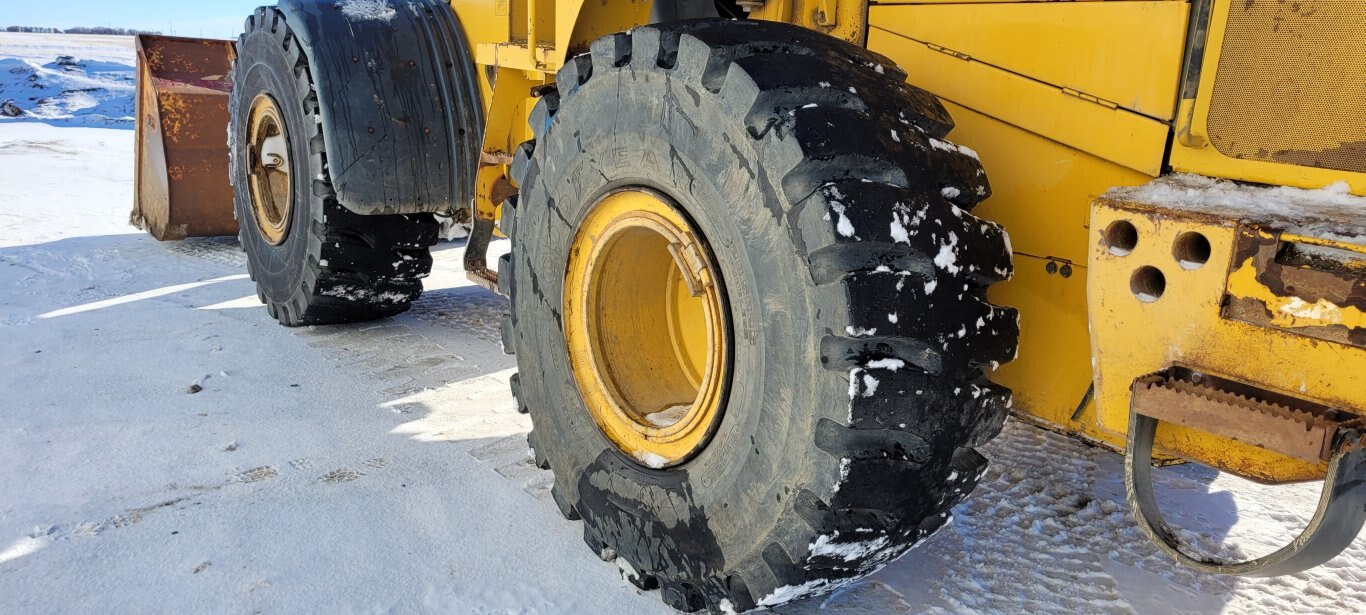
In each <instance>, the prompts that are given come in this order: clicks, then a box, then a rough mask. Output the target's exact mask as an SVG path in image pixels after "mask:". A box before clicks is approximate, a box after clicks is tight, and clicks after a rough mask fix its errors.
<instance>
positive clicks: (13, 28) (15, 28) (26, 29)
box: [5, 26, 161, 36]
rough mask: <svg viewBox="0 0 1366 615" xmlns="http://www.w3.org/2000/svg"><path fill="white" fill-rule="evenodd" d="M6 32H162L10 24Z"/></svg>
mask: <svg viewBox="0 0 1366 615" xmlns="http://www.w3.org/2000/svg"><path fill="white" fill-rule="evenodd" d="M5 31H6V32H35V33H39V34H115V35H121V36H132V35H134V34H161V33H160V32H157V31H154V30H134V29H132V28H106V27H94V28H84V27H82V28H67V29H65V30H63V29H61V28H42V27H39V26H9V27H7V28H5Z"/></svg>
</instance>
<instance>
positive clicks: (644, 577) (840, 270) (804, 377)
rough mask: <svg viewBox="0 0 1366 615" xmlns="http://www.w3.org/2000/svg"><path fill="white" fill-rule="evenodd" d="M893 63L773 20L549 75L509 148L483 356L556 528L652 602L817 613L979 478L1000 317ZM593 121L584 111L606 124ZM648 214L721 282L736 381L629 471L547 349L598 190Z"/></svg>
mask: <svg viewBox="0 0 1366 615" xmlns="http://www.w3.org/2000/svg"><path fill="white" fill-rule="evenodd" d="M894 66H895V65H894V64H893V63H892V62H891V61H889V60H887V59H886V58H883V57H881V56H878V55H876V54H873V53H870V52H868V51H867V50H864V49H862V48H859V47H855V46H852V45H849V44H846V43H843V42H840V41H837V40H835V39H832V38H829V37H825V36H822V35H819V34H816V33H813V32H811V31H808V30H804V29H801V28H797V27H793V26H789V25H786V24H777V23H764V22H745V21H699V22H684V23H680V24H672V25H661V26H647V27H640V28H636V29H634V30H632V31H631V32H630V33H626V34H616V35H611V36H607V37H604V38H602V39H600V40H598V41H596V42H595V43H594V44H593V45H592V47H591V53H590V54H587V55H582V56H579V57H576V58H573V59H571V60H570V61H568V62H567V63H566V65H565V67H564V68H563V69H561V70H560V72H559V74H558V75H557V76H556V82H557V85H558V93H555V92H550V93H547V94H545V95H544V96H543V97H542V99H541V100H540V101H539V102H538V103H537V104H536V107H535V109H534V111H533V112H532V115H531V126H532V129H533V131H534V133H535V137H536V140H535V141H534V142H528V143H526V144H524V145H523V146H522V148H521V150H520V151H519V153H518V154H517V156H516V158H515V161H514V165H513V175H514V179H515V180H516V181H517V183H518V184H519V186H520V187H521V194H520V196H519V197H517V198H516V199H513V200H510V201H509V202H508V203H507V204H505V205H504V220H503V228H504V230H505V232H509V234H510V235H511V237H512V242H513V251H512V253H511V255H509V256H506V257H504V259H503V261H502V262H501V264H500V270H499V280H500V283H501V284H502V286H503V289H504V290H505V291H507V292H508V293H509V294H510V295H511V297H512V312H511V314H510V315H509V316H508V318H507V320H506V321H505V322H504V327H503V332H504V347H505V348H506V349H507V351H508V352H514V351H515V353H516V354H517V356H518V365H519V368H520V374H519V376H517V377H514V379H513V393H514V395H515V396H516V397H517V399H518V403H519V407H520V408H521V409H523V410H524V411H529V412H530V414H531V417H532V420H533V424H534V430H533V431H532V433H531V435H530V436H529V440H530V444H531V446H532V447H533V449H534V450H535V455H536V460H537V463H538V464H539V465H541V466H542V467H547V466H548V467H550V468H551V469H552V470H553V471H554V474H555V484H554V487H553V490H552V494H553V495H554V498H555V501H556V503H557V504H558V505H559V506H560V509H561V511H562V512H563V513H564V514H565V516H566V517H568V518H571V519H575V518H582V520H583V524H584V539H585V541H586V542H587V543H588V545H589V547H590V548H592V549H593V550H594V551H595V552H597V553H599V554H600V555H601V556H603V557H612V556H615V557H617V558H620V559H619V560H618V562H619V563H620V564H621V566H622V569H623V570H624V571H626V573H627V576H628V577H629V578H630V580H631V581H632V582H633V583H635V584H636V585H637V586H639V587H642V588H647V589H648V588H655V587H658V588H660V590H661V597H662V598H663V600H664V601H665V602H666V603H668V604H669V605H670V606H672V607H674V608H677V609H680V610H684V611H696V610H699V609H704V608H705V609H710V610H713V611H724V610H728V609H735V610H745V609H750V608H754V607H756V606H772V605H776V604H781V603H783V602H787V601H789V600H795V599H799V598H803V597H806V596H810V595H814V594H817V593H821V592H826V591H830V590H833V589H835V588H837V587H840V586H842V585H844V584H846V583H849V582H851V581H853V580H855V579H857V578H859V577H861V576H863V575H865V574H867V573H869V572H871V571H873V570H875V569H877V568H879V567H881V566H882V565H884V564H886V563H887V562H889V561H891V560H893V559H895V558H896V557H898V556H900V555H901V554H902V553H904V552H905V551H906V550H908V549H909V548H911V547H912V546H914V545H915V544H916V543H918V542H920V541H921V540H924V539H925V538H926V537H928V536H929V535H931V534H933V533H934V532H935V531H936V530H938V529H939V528H941V527H943V525H944V524H945V523H946V522H947V520H948V515H949V511H950V509H951V508H952V507H953V506H954V505H955V504H957V503H959V502H960V501H962V500H963V498H965V497H966V495H967V493H968V492H970V491H971V490H972V488H973V487H974V486H975V484H976V482H977V481H978V479H979V478H980V477H981V475H982V473H983V472H984V471H985V468H986V460H985V459H984V458H983V457H982V456H981V455H980V454H978V453H977V451H976V450H974V448H973V447H976V446H979V445H981V444H983V443H985V442H987V441H988V440H990V439H991V438H992V437H994V436H995V435H996V434H997V433H998V432H999V430H1000V428H1001V424H1002V422H1003V421H1004V419H1005V415H1006V411H1007V408H1008V407H1009V405H1010V391H1009V390H1007V389H1005V388H1002V387H999V386H997V385H994V384H991V383H990V382H988V381H987V379H986V376H985V369H984V368H985V367H986V366H988V365H992V364H996V363H999V362H1004V361H1008V360H1010V359H1011V358H1013V357H1014V355H1015V349H1016V338H1017V336H1018V321H1017V316H1016V313H1015V311H1014V310H1013V309H1010V308H1001V307H996V306H993V305H991V304H989V303H988V302H987V301H986V299H985V293H986V288H987V287H988V286H989V285H990V284H992V283H995V282H998V281H1000V280H1003V279H1006V278H1008V277H1009V275H1010V273H1011V267H1012V265H1011V257H1010V251H1009V247H1008V241H1007V239H1006V236H1005V232H1004V230H1003V229H1002V228H1001V227H1000V226H999V225H997V224H995V223H992V222H987V221H984V220H981V219H978V218H976V217H974V216H973V215H971V214H970V213H968V212H967V211H966V209H967V208H969V207H970V206H972V205H973V204H975V203H977V202H978V201H980V200H981V199H983V198H985V197H986V195H987V193H988V189H987V185H986V182H985V178H984V176H983V174H982V171H981V166H980V165H979V164H978V162H977V160H976V157H975V155H974V154H972V153H971V150H967V149H965V148H960V147H957V146H954V145H952V144H950V143H948V142H946V141H943V140H942V137H943V136H944V135H945V134H946V133H947V132H948V131H949V129H950V128H952V123H951V122H950V120H949V118H948V116H947V114H946V113H945V111H944V109H943V107H942V106H941V105H940V104H939V102H938V101H937V100H936V99H935V98H934V97H932V96H930V95H928V94H926V93H924V92H922V91H920V90H916V89H914V88H912V87H909V86H907V85H905V84H904V83H903V82H902V80H903V79H904V74H901V73H899V72H898V71H897V70H896V69H895V67H894ZM604 110H607V111H604ZM623 186H643V187H646V188H648V189H650V190H653V191H657V192H658V193H660V194H663V195H666V196H668V197H669V198H670V199H671V200H672V201H673V202H674V203H676V204H678V206H679V207H680V208H681V209H682V210H684V213H686V214H687V215H688V217H690V218H691V220H692V222H693V223H695V226H696V228H697V229H698V230H699V231H700V233H701V234H702V235H703V236H704V237H705V239H706V242H707V243H708V245H709V246H710V248H711V251H712V253H713V256H714V259H715V260H714V262H715V263H716V264H717V265H718V266H719V270H720V276H721V277H722V278H723V279H724V284H725V294H726V296H727V298H728V303H729V311H730V315H731V323H732V324H731V327H732V334H731V339H734V340H736V342H735V343H734V344H733V358H732V362H731V365H732V366H733V371H732V374H731V377H730V389H729V392H728V397H727V401H726V405H725V408H724V413H725V414H724V416H723V417H722V419H721V423H720V425H719V427H718V428H717V430H716V432H715V433H714V435H713V436H712V439H711V441H710V442H709V443H708V444H707V445H706V447H705V448H703V449H702V450H701V451H700V452H699V453H697V454H696V456H695V457H692V458H691V459H689V460H687V461H686V462H684V463H682V464H681V465H678V466H675V467H671V468H666V469H662V470H660V469H652V468H650V467H646V466H645V465H642V464H641V463H637V462H635V461H633V460H632V459H631V458H630V457H628V456H626V455H625V454H623V453H622V451H621V450H620V449H618V448H617V447H616V446H614V445H613V444H612V443H611V441H609V440H608V439H607V438H606V437H605V436H604V435H603V433H602V432H601V431H600V430H599V429H598V428H597V425H596V424H595V423H594V421H593V419H592V418H590V416H589V412H588V410H587V409H586V408H585V405H584V401H583V398H582V396H581V394H580V391H579V389H578V387H577V386H576V384H575V379H574V376H573V375H572V374H571V373H570V368H569V363H570V362H569V360H568V359H567V357H566V355H565V353H566V342H565V338H564V333H563V325H562V323H561V319H562V309H563V307H562V306H563V305H564V298H563V286H564V283H565V275H566V264H567V262H568V259H569V250H570V246H571V243H572V240H573V238H574V236H575V233H576V231H577V227H578V224H579V222H580V221H581V220H582V218H583V216H584V215H585V212H586V210H587V209H588V208H589V207H590V206H591V205H592V204H593V203H595V202H597V201H598V199H599V197H600V196H601V195H603V194H607V193H609V192H611V191H613V190H615V189H618V188H620V187H623Z"/></svg>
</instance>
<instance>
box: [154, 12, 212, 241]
mask: <svg viewBox="0 0 1366 615" xmlns="http://www.w3.org/2000/svg"><path fill="white" fill-rule="evenodd" d="M137 54H138V96H137V104H138V113H137V118H138V122H137V141H136V148H137V154H136V155H137V161H136V163H137V170H136V176H135V182H134V188H135V197H134V203H133V212H132V215H131V216H130V221H131V222H132V223H133V224H134V225H135V226H138V227H139V228H143V229H146V230H147V231H148V232H149V233H151V234H152V236H154V237H156V238H157V239H161V240H169V239H183V238H185V237H194V236H215V235H234V234H236V233H237V221H236V220H235V219H234V218H233V215H232V187H231V185H230V184H229V183H228V156H229V152H228V146H227V143H226V139H224V138H223V134H224V131H225V129H226V127H227V125H228V106H227V103H228V95H229V93H230V92H231V91H232V83H231V81H230V80H229V79H228V73H229V71H230V70H231V68H232V61H233V59H234V58H235V56H236V51H235V49H234V47H233V44H232V42H231V41H221V40H206V39H190V38H179V37H171V36H153V35H141V36H139V37H138V38H137Z"/></svg>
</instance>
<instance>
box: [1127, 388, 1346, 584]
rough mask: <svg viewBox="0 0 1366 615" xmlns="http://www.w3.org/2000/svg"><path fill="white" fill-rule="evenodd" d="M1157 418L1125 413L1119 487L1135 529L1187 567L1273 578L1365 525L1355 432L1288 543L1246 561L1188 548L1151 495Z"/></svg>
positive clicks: (1317, 559) (1322, 558)
mask: <svg viewBox="0 0 1366 615" xmlns="http://www.w3.org/2000/svg"><path fill="white" fill-rule="evenodd" d="M1158 423H1159V421H1158V419H1155V418H1152V417H1149V416H1144V415H1142V414H1138V413H1137V412H1135V411H1134V410H1133V408H1130V411H1129V441H1128V448H1127V450H1126V451H1125V453H1124V487H1125V491H1126V493H1127V495H1128V500H1129V507H1130V508H1131V509H1132V513H1133V516H1134V520H1135V521H1137V522H1138V525H1139V529H1141V530H1142V531H1143V533H1144V534H1145V535H1147V536H1148V539H1149V540H1151V541H1152V543H1153V544H1154V545H1156V546H1157V548H1159V549H1161V550H1162V551H1163V552H1165V553H1166V554H1167V555H1170V556H1171V557H1172V558H1173V559H1175V560H1176V561H1177V562H1178V563H1180V564H1181V565H1183V566H1186V567H1188V568H1192V569H1195V570H1198V571H1200V572H1205V573H1210V574H1227V575H1239V576H1253V577H1272V576H1279V575H1283V574H1293V573H1296V572H1301V571H1304V570H1308V569H1310V568H1313V567H1315V566H1317V565H1319V564H1322V563H1324V562H1326V561H1328V560H1330V559H1333V557H1334V556H1336V555H1337V554H1338V553H1341V552H1342V551H1343V550H1344V549H1346V548H1347V547H1348V546H1349V545H1351V544H1352V541H1353V540H1354V539H1356V537H1357V534H1358V533H1359V532H1360V531H1361V527H1362V525H1363V523H1366V450H1363V449H1362V446H1361V444H1362V438H1361V436H1360V435H1358V434H1357V433H1355V432H1352V433H1348V434H1343V435H1344V437H1342V438H1339V439H1338V442H1337V443H1336V445H1335V447H1334V451H1335V452H1334V453H1333V454H1332V457H1331V458H1330V460H1329V463H1328V476H1327V477H1326V478H1325V479H1324V482H1323V492H1322V494H1321V495H1320V496H1319V504H1318V508H1317V509H1316V510H1315V511H1314V516H1313V518H1312V519H1310V521H1309V525H1308V526H1307V527H1305V528H1304V531H1303V532H1301V533H1300V535H1299V536H1298V537H1296V538H1295V539H1294V540H1293V541H1291V542H1290V544H1288V545H1286V546H1284V547H1282V548H1280V549H1279V550H1277V551H1276V552H1274V553H1271V554H1270V555H1266V556H1264V557H1259V558H1257V559H1253V560H1249V561H1245V562H1220V561H1215V560H1212V559H1209V558H1206V557H1201V556H1199V555H1192V554H1189V553H1188V552H1187V548H1186V547H1185V545H1183V544H1182V543H1181V540H1180V539H1179V538H1178V537H1177V534H1176V531H1175V530H1173V529H1172V528H1171V527H1170V526H1168V525H1167V524H1166V522H1164V521H1163V520H1162V512H1161V510H1160V508H1159V507H1158V505H1157V498H1156V496H1155V495H1154V494H1153V479H1152V454H1153V440H1154V437H1155V436H1156V434H1157V425H1158Z"/></svg>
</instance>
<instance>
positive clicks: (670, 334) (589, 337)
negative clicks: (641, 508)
mask: <svg viewBox="0 0 1366 615" xmlns="http://www.w3.org/2000/svg"><path fill="white" fill-rule="evenodd" d="M564 326H565V333H566V341H567V343H568V345H569V355H570V365H571V368H572V369H573V372H574V378H575V381H576V383H577V384H578V386H579V389H580V392H581V393H582V394H583V398H584V400H585V402H586V403H587V406H588V410H589V412H590V414H592V416H593V420H594V421H595V422H596V423H597V424H598V427H599V428H601V430H602V432H603V434H604V435H606V436H607V438H608V439H609V440H611V441H612V443H613V444H615V445H616V446H617V448H619V449H620V450H621V451H622V452H623V453H625V454H627V455H628V456H630V457H631V458H632V459H634V460H636V461H637V462H639V463H641V464H643V465H646V466H649V467H652V468H661V467H664V466H668V465H675V464H677V463H681V462H683V461H685V460H686V459H687V458H689V457H690V456H692V455H693V454H694V453H696V452H697V451H699V450H701V448H702V447H703V446H704V445H705V444H706V441H707V439H708V438H709V436H710V435H711V433H712V432H713V431H714V429H715V427H716V424H717V422H718V421H719V419H720V416H721V409H722V405H723V401H724V399H723V397H724V392H725V384H726V378H727V372H728V363H729V352H730V350H729V341H728V337H729V332H728V326H729V325H728V314H727V308H726V305H725V299H724V292H723V288H722V285H721V279H720V276H719V274H718V271H717V270H716V268H715V266H714V265H713V264H712V259H711V255H710V251H709V250H708V248H707V246H706V245H705V242H704V241H703V240H702V238H701V236H700V234H699V233H698V232H697V231H696V229H695V228H693V226H692V225H691V224H690V223H689V222H688V220H687V219H686V218H684V216H683V214H682V213H681V212H680V211H679V210H678V208H677V207H676V206H674V205H673V204H672V203H671V202H669V201H668V200H667V198H666V197H664V196H662V195H660V194H658V193H656V192H654V191H651V190H648V189H645V188H629V189H625V190H619V191H616V192H612V193H610V194H608V195H607V196H605V197H603V198H602V199H601V200H599V201H598V203H597V204H596V205H594V206H593V208H592V209H591V210H590V211H589V212H588V214H587V217H586V218H585V219H584V221H583V223H582V224H581V225H580V227H579V232H578V234H577V236H576V237H575V240H574V249H573V251H572V252H571V255H570V259H569V263H568V267H567V269H566V289H565V323H564Z"/></svg>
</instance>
